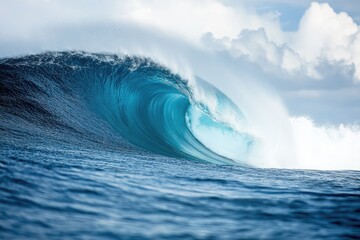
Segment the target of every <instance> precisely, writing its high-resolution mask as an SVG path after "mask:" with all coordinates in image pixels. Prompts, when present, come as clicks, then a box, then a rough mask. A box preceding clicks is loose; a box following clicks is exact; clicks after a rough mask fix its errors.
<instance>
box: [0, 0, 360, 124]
mask: <svg viewBox="0 0 360 240" xmlns="http://www.w3.org/2000/svg"><path fill="white" fill-rule="evenodd" d="M0 20H1V21H0V57H8V56H16V55H24V54H28V53H37V52H43V51H47V50H88V51H106V52H114V53H118V52H127V53H130V54H132V53H136V54H142V53H144V54H149V52H151V54H150V55H151V56H152V55H154V52H160V53H159V54H157V55H163V56H164V55H171V54H169V52H174V53H175V52H176V54H175V55H174V56H173V58H174V59H170V60H169V57H168V56H167V57H159V58H160V59H163V62H164V63H165V64H169V65H171V64H172V65H176V68H178V67H179V66H177V65H179V63H178V62H179V61H180V62H181V61H182V62H190V63H188V65H190V67H189V66H187V67H184V68H192V66H191V65H192V64H193V63H192V61H191V60H190V61H189V60H188V59H194V55H196V54H194V52H197V55H199V54H202V53H203V52H206V53H207V54H209V55H217V56H219V57H218V59H223V61H224V62H225V61H226V62H227V63H228V66H231V68H232V69H234V71H233V72H236V71H240V70H241V71H247V74H246V76H250V77H249V78H254V79H256V81H260V82H262V83H263V85H265V86H267V87H269V88H271V89H272V90H273V91H275V92H276V94H277V95H279V96H280V98H281V99H282V101H283V102H284V105H285V106H286V108H287V110H288V111H289V113H290V114H291V115H293V116H307V117H309V118H311V119H313V120H314V121H315V122H316V123H319V124H341V123H343V124H357V123H358V122H359V119H360V104H359V103H360V31H359V21H360V3H359V2H358V1H357V0H347V1H335V0H328V1H317V2H312V1H308V0H303V1H290V0H255V1H231V0H202V1H195V0H183V1H175V0H169V1H160V0H147V1H145V0H103V1H96V0H78V1H72V0H61V1H60V0H12V1H6V0H0ZM163 49H166V50H163ZM172 49H174V50H172ZM175 49H176V50H175ZM164 52H166V53H164ZM182 53H184V54H182ZM155 55H156V54H155ZM180 65H181V64H180ZM229 69H230V67H229ZM191 71H196V68H195V70H194V69H192V70H191ZM200 73H201V71H200ZM194 74H199V73H198V72H195V73H194ZM205 75H208V74H206V73H205ZM201 77H204V76H201ZM241 77H243V76H241ZM224 81H225V80H224ZM239 84H241V81H239Z"/></svg>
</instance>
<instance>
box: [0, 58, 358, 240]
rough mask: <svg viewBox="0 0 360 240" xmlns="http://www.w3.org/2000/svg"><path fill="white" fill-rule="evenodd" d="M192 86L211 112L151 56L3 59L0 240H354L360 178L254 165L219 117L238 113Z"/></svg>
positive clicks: (242, 140) (243, 141)
mask: <svg viewBox="0 0 360 240" xmlns="http://www.w3.org/2000/svg"><path fill="white" fill-rule="evenodd" d="M198 82H199V84H200V87H201V88H203V89H206V90H207V92H208V93H211V96H210V97H214V98H215V99H216V100H217V101H218V102H219V103H221V105H219V106H220V107H219V109H218V110H217V112H215V113H214V112H211V111H210V110H209V106H206V103H202V102H197V101H196V99H195V97H194V95H193V92H192V89H191V88H190V87H189V86H188V85H187V83H186V81H185V80H183V79H182V78H181V77H180V76H178V75H176V74H173V73H172V72H171V71H170V70H168V69H166V68H164V67H163V66H160V65H158V64H156V63H154V62H152V61H151V60H150V59H144V58H139V57H129V56H114V55H106V54H89V53H84V52H62V53H58V52H56V53H44V54H40V55H32V56H23V57H18V58H8V59H2V60H0V83H1V85H0V92H1V94H0V113H1V115H0V120H1V122H0V136H1V138H0V179H1V181H0V238H1V239H49V238H50V239H63V238H68V239H119V238H120V239H162V238H170V239H239V238H247V239H248V238H251V239H254V238H255V239H258V238H266V239H299V238H305V239H318V238H326V239H339V238H349V239H354V238H359V237H360V185H359V180H360V174H359V172H358V171H314V170H311V171H310V170H282V169H261V168H254V167H251V166H249V164H248V163H247V158H248V152H249V151H251V150H252V147H253V146H254V145H256V139H255V138H254V137H252V136H251V135H249V134H247V133H244V132H238V131H237V130H235V129H234V128H232V126H231V124H228V123H227V122H224V121H222V120H223V119H221V118H220V117H219V116H221V114H222V112H221V111H224V109H227V110H229V109H230V110H231V111H233V116H236V117H237V118H238V121H239V122H240V123H241V122H242V121H246V119H245V117H244V114H243V113H242V111H241V109H238V108H237V107H236V105H235V104H234V103H232V102H231V100H230V99H228V98H227V97H226V96H225V95H224V94H222V93H221V92H220V91H218V90H217V89H216V88H214V87H213V86H211V85H210V84H208V83H206V82H205V81H203V80H198ZM217 114H219V115H217ZM209 133H211V135H209ZM208 136H212V137H219V138H220V137H221V138H224V139H219V141H220V140H221V141H222V142H224V141H226V140H227V141H233V140H236V142H238V145H237V146H238V148H239V152H240V154H235V153H230V154H229V155H227V156H226V154H223V152H222V151H221V149H218V148H217V146H214V145H211V143H210V142H208V140H209V139H208ZM219 145H220V143H219ZM232 156H234V158H232Z"/></svg>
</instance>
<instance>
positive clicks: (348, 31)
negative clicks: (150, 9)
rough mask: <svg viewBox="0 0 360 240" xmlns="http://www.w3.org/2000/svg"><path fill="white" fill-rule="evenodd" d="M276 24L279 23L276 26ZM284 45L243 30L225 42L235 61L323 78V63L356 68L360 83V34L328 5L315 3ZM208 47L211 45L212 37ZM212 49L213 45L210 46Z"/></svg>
mask: <svg viewBox="0 0 360 240" xmlns="http://www.w3.org/2000/svg"><path fill="white" fill-rule="evenodd" d="M273 24H276V22H273ZM281 34H282V36H281V37H280V38H281V39H285V40H284V41H283V42H276V41H275V40H273V39H271V38H269V37H268V36H269V31H268V30H267V29H263V28H259V29H256V30H247V29H245V30H242V31H241V32H240V33H239V35H238V36H237V37H235V38H230V39H229V38H226V39H225V40H224V39H223V40H222V39H219V38H217V39H216V38H215V37H214V39H213V40H212V41H213V42H217V45H219V44H220V43H221V41H223V46H224V49H227V50H228V51H229V52H230V53H231V54H232V55H234V56H235V57H239V56H247V57H248V59H249V60H250V61H252V62H256V63H259V64H262V66H263V67H266V63H267V64H268V65H271V66H272V67H275V68H280V69H282V70H285V71H287V72H290V73H295V74H298V73H301V74H304V75H305V76H309V77H312V78H314V79H320V78H322V73H321V72H320V70H319V69H318V66H319V65H320V64H321V63H322V62H324V61H325V62H328V63H330V64H333V65H343V66H345V67H347V68H348V69H349V68H354V70H355V71H354V75H353V77H354V81H355V82H359V83H360V54H359V52H360V30H359V26H358V25H356V23H354V21H353V20H352V18H351V17H349V16H348V15H347V14H346V13H344V12H342V13H336V12H334V10H333V9H332V8H331V7H330V6H329V5H328V4H326V3H324V4H319V3H315V2H314V3H312V4H311V6H310V7H309V9H308V10H307V11H306V12H305V14H304V16H303V17H302V19H301V22H300V25H299V29H298V31H296V32H282V33H281ZM206 40H207V41H206V42H207V43H209V42H211V39H210V38H209V35H208V37H207V39H206ZM208 46H211V45H208Z"/></svg>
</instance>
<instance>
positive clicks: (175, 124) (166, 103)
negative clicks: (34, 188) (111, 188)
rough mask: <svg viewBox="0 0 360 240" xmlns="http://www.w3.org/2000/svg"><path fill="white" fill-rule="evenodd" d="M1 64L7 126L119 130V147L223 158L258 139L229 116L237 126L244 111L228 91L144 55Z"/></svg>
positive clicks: (37, 58)
mask: <svg viewBox="0 0 360 240" xmlns="http://www.w3.org/2000/svg"><path fill="white" fill-rule="evenodd" d="M0 64H1V65H0V68H1V72H0V74H1V75H0V77H1V80H2V81H1V93H2V94H1V112H2V113H3V116H4V121H3V126H2V128H3V130H4V129H5V130H6V132H8V130H9V129H10V128H13V130H14V131H15V128H17V129H16V130H17V131H20V132H22V133H23V134H24V132H27V134H34V132H35V129H37V130H36V131H38V132H39V131H40V133H39V134H40V135H41V132H42V133H43V134H45V133H46V134H48V133H49V129H57V130H59V129H60V131H61V132H62V134H63V135H64V136H68V137H66V138H71V137H74V133H77V134H78V135H76V138H77V139H78V140H79V141H81V139H87V140H89V141H92V142H99V139H103V140H102V143H103V144H104V142H105V144H106V143H107V142H110V141H111V140H112V139H110V138H112V137H113V136H116V138H119V139H121V140H120V143H119V144H118V145H117V148H118V149H120V150H123V151H125V149H129V148H130V149H133V147H134V148H135V149H137V150H139V151H140V150H141V151H142V150H144V151H149V152H152V153H155V154H160V155H165V156H170V157H175V158H185V159H191V160H194V161H208V162H212V163H220V164H233V163H241V164H246V160H247V158H248V156H249V154H250V152H251V149H252V146H253V145H254V143H255V141H254V138H253V137H252V136H251V135H250V134H248V133H246V132H242V131H239V129H237V128H235V127H234V126H233V123H230V122H227V120H226V117H225V116H229V115H231V116H232V119H235V122H236V123H237V124H238V125H239V126H241V124H242V123H243V122H245V121H246V118H245V116H244V114H243V113H242V112H241V110H240V109H239V108H238V107H237V106H236V105H235V104H234V103H233V102H232V101H231V100H230V99H229V98H228V97H227V96H226V95H224V94H223V93H222V92H220V91H219V90H218V89H216V88H215V87H214V86H212V85H211V84H209V83H207V82H206V81H205V80H202V79H200V78H198V77H195V79H194V80H193V81H192V84H189V81H188V80H187V79H184V78H182V77H181V76H179V75H178V74H175V73H173V72H172V71H171V70H169V69H168V68H166V67H164V66H161V65H159V64H157V63H155V62H154V61H152V60H151V59H148V58H142V57H135V56H125V55H111V54H94V53H85V52H48V53H44V54H38V55H29V56H23V57H17V58H8V59H3V60H1V62H0ZM199 96H201V97H199ZM20 122H21V123H22V124H19V123H20ZM15 123H16V124H15ZM104 125H109V126H110V127H111V129H112V130H113V134H108V133H106V134H105V133H104V131H103V130H102V126H104ZM15 126H16V127H15ZM19 126H23V127H22V128H21V129H22V130H19V128H20V127H19ZM54 135H58V134H54ZM104 139H105V140H104ZM67 140H68V139H67ZM125 146H127V147H125Z"/></svg>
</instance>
